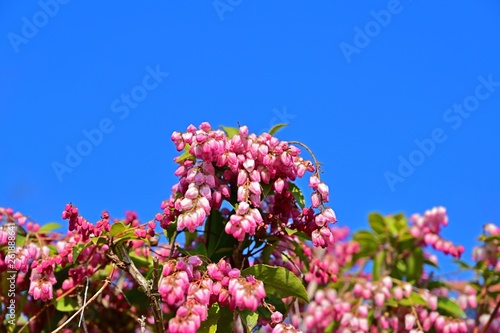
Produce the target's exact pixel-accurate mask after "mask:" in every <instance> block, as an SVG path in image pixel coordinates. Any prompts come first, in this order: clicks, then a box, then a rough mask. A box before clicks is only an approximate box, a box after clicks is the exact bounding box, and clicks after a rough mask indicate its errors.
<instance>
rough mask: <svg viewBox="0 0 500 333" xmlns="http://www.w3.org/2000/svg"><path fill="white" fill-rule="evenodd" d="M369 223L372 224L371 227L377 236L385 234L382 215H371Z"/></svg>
mask: <svg viewBox="0 0 500 333" xmlns="http://www.w3.org/2000/svg"><path fill="white" fill-rule="evenodd" d="M368 223H370V227H371V228H372V229H373V230H374V231H375V232H376V233H377V234H383V233H385V221H384V218H383V217H382V215H380V214H379V213H371V214H370V215H368Z"/></svg>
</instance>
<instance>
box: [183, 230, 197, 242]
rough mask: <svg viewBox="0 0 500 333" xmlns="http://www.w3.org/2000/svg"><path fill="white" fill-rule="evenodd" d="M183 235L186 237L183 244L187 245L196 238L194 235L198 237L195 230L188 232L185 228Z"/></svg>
mask: <svg viewBox="0 0 500 333" xmlns="http://www.w3.org/2000/svg"><path fill="white" fill-rule="evenodd" d="M184 237H186V241H185V244H186V245H189V244H191V243H192V242H193V241H194V240H195V239H196V237H198V233H197V232H196V231H193V232H189V231H187V230H186V231H185V232H184Z"/></svg>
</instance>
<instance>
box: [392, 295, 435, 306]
mask: <svg viewBox="0 0 500 333" xmlns="http://www.w3.org/2000/svg"><path fill="white" fill-rule="evenodd" d="M398 303H399V304H400V305H403V306H415V305H424V306H427V305H428V304H427V302H426V301H425V300H424V299H423V298H422V296H420V295H419V294H417V293H412V294H411V295H410V298H402V299H400V300H399V301H398Z"/></svg>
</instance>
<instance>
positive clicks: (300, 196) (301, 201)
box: [288, 182, 306, 208]
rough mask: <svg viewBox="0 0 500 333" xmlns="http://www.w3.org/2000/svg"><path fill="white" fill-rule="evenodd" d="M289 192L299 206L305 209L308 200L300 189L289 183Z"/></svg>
mask: <svg viewBox="0 0 500 333" xmlns="http://www.w3.org/2000/svg"><path fill="white" fill-rule="evenodd" d="M288 191H290V193H292V194H293V197H294V198H295V201H296V202H297V204H298V205H299V207H300V208H304V207H305V206H306V200H305V199H304V194H303V193H302V191H301V190H300V188H299V187H298V186H297V185H295V184H294V183H290V182H289V183H288Z"/></svg>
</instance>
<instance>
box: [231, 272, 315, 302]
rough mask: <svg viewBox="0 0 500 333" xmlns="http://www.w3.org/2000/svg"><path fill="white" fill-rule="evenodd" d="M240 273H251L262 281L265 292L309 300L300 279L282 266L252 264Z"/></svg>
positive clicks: (282, 296)
mask: <svg viewBox="0 0 500 333" xmlns="http://www.w3.org/2000/svg"><path fill="white" fill-rule="evenodd" d="M241 273H242V275H244V276H247V275H253V276H254V277H255V278H256V279H257V280H260V281H262V282H263V283H264V288H265V289H266V293H268V294H273V295H275V296H278V297H281V298H285V297H289V296H292V297H298V298H301V299H303V300H304V301H306V302H309V297H308V296H307V291H306V289H305V288H304V285H303V284H302V281H301V280H300V279H299V278H298V277H297V276H296V275H295V274H294V273H292V272H291V271H289V270H287V269H286V268H284V267H272V266H269V265H260V264H259V265H254V266H252V267H248V268H246V269H244V270H243V271H242V272H241Z"/></svg>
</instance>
